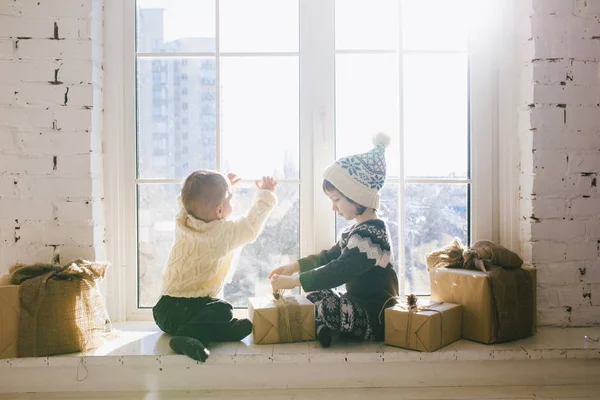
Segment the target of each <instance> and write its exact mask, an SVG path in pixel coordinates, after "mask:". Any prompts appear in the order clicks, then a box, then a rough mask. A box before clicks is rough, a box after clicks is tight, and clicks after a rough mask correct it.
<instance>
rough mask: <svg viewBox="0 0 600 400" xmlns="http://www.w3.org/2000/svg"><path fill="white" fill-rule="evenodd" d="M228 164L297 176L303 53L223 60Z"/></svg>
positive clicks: (254, 173)
mask: <svg viewBox="0 0 600 400" xmlns="http://www.w3.org/2000/svg"><path fill="white" fill-rule="evenodd" d="M221 67H222V72H221V82H222V84H221V88H222V89H221V93H222V109H221V111H222V125H221V137H222V145H223V151H222V154H223V164H222V167H223V170H224V171H231V172H235V173H236V174H238V175H240V176H242V177H243V178H247V179H254V178H257V177H261V176H263V175H275V176H276V177H277V178H280V179H283V178H285V179H297V178H298V170H299V162H298V157H299V153H298V141H299V127H298V125H299V123H298V119H299V113H298V106H299V102H298V96H299V90H298V57H296V56H290V57H287V56H286V57H226V58H223V59H222V61H221Z"/></svg>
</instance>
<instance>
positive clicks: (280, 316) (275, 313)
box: [248, 295, 315, 344]
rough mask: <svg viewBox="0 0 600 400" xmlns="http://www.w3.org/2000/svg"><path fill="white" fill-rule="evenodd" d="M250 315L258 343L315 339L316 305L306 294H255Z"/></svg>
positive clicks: (256, 342)
mask: <svg viewBox="0 0 600 400" xmlns="http://www.w3.org/2000/svg"><path fill="white" fill-rule="evenodd" d="M248 315H249V318H250V320H251V321H252V326H253V327H252V335H253V339H254V343H255V344H271V343H291V342H303V341H306V340H314V339H315V305H314V304H313V303H311V302H310V301H309V300H308V299H307V298H306V297H304V296H300V295H295V296H285V297H281V298H279V299H278V300H275V299H274V298H272V297H271V298H269V297H251V298H249V299H248Z"/></svg>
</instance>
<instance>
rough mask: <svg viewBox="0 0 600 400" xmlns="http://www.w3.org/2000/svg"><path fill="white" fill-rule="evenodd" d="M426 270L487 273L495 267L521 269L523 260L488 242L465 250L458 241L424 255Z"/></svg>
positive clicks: (484, 241)
mask: <svg viewBox="0 0 600 400" xmlns="http://www.w3.org/2000/svg"><path fill="white" fill-rule="evenodd" d="M425 262H426V263H427V270H428V271H429V270H431V269H433V268H465V269H471V270H479V271H481V272H487V268H488V267H490V266H492V265H495V266H499V267H502V268H507V269H517V268H521V266H522V265H523V260H522V259H521V257H519V256H518V255H517V254H516V253H514V252H512V251H510V250H508V249H507V248H506V247H503V246H501V245H499V244H496V243H494V242H490V241H489V240H480V241H477V242H475V243H473V244H472V245H471V247H468V248H465V247H463V246H462V244H461V242H460V240H459V239H457V238H454V240H453V241H452V243H450V244H449V245H447V246H445V247H442V248H441V249H439V250H436V251H433V252H431V253H429V254H427V255H425Z"/></svg>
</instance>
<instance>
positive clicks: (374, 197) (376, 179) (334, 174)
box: [323, 132, 390, 209]
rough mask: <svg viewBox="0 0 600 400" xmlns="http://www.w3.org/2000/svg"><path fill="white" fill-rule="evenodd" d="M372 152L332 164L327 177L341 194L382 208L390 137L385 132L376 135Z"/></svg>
mask: <svg viewBox="0 0 600 400" xmlns="http://www.w3.org/2000/svg"><path fill="white" fill-rule="evenodd" d="M373 144H374V145H375V147H373V149H372V150H370V151H367V152H366V153H362V154H355V155H351V156H347V157H342V158H340V159H339V160H337V161H336V162H334V163H333V164H332V165H330V166H329V167H328V168H327V169H326V170H325V172H324V173H323V178H324V179H326V180H328V181H329V182H331V184H332V185H333V186H335V187H336V188H337V189H338V190H339V191H340V193H342V194H343V195H344V196H346V197H348V198H349V199H350V200H352V201H354V202H355V203H358V204H360V205H362V206H365V207H368V208H374V209H378V208H379V191H380V190H381V188H383V185H384V184H385V177H386V164H385V149H386V147H387V146H388V145H389V144H390V137H389V136H388V135H387V134H385V133H381V132H380V133H377V134H376V135H375V136H373Z"/></svg>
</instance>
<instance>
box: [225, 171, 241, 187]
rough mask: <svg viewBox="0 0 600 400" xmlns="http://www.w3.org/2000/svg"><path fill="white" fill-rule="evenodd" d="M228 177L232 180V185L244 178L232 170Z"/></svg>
mask: <svg viewBox="0 0 600 400" xmlns="http://www.w3.org/2000/svg"><path fill="white" fill-rule="evenodd" d="M227 179H229V182H231V186H235V185H236V184H237V183H238V182H239V181H241V180H242V178H240V177H239V176H237V175H236V174H232V173H231V172H230V173H228V174H227Z"/></svg>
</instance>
